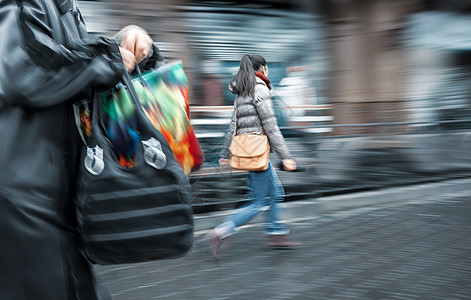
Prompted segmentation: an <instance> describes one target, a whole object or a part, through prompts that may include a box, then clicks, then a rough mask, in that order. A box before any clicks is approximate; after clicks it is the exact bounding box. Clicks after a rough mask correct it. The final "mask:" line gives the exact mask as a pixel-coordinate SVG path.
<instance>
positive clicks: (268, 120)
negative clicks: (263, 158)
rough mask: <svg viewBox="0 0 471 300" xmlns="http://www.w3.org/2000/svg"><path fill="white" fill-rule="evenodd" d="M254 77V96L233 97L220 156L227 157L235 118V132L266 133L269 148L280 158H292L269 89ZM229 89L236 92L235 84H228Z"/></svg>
mask: <svg viewBox="0 0 471 300" xmlns="http://www.w3.org/2000/svg"><path fill="white" fill-rule="evenodd" d="M256 79H257V85H256V86H255V97H254V98H252V97H242V96H237V98H236V99H235V105H234V107H235V109H234V112H233V113H232V121H231V123H230V126H229V129H228V130H227V134H226V138H225V141H224V148H223V150H222V151H221V153H220V154H221V157H224V158H228V157H229V145H230V143H231V140H232V136H233V135H234V127H235V122H236V120H237V132H236V134H243V133H260V134H266V135H267V136H268V140H269V141H270V147H271V149H273V150H274V151H275V152H276V153H277V154H278V155H279V156H280V158H281V159H288V158H292V157H291V153H290V152H289V150H288V147H287V146H286V143H285V140H284V138H283V135H282V134H281V131H280V129H279V128H278V125H277V122H276V117H275V111H274V109H273V103H272V101H271V95H270V90H269V89H268V87H267V85H266V84H265V82H264V81H263V80H262V79H260V78H258V77H256ZM229 90H230V91H231V92H232V93H233V94H238V91H237V86H229ZM236 113H237V118H236Z"/></svg>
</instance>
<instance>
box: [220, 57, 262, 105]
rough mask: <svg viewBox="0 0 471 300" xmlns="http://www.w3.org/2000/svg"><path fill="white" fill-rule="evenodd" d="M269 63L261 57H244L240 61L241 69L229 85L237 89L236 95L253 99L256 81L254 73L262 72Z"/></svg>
mask: <svg viewBox="0 0 471 300" xmlns="http://www.w3.org/2000/svg"><path fill="white" fill-rule="evenodd" d="M266 65H267V61H266V60H265V58H264V57H263V56H261V55H248V54H247V55H244V56H242V59H241V60H240V67H239V71H238V72H237V74H235V75H234V76H233V77H232V78H231V80H230V82H229V84H230V86H232V87H235V90H236V94H238V95H240V96H243V97H248V96H250V97H253V96H254V94H255V85H256V84H257V81H256V79H255V73H254V71H261V70H262V68H263V67H264V66H266Z"/></svg>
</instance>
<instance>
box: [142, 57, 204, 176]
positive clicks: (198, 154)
mask: <svg viewBox="0 0 471 300" xmlns="http://www.w3.org/2000/svg"><path fill="white" fill-rule="evenodd" d="M138 73H139V75H138V76H135V77H134V78H133V86H134V89H135V90H136V93H137V95H138V98H139V101H140V103H141V105H142V107H143V109H144V111H145V113H146V115H147V117H148V118H149V120H150V121H151V123H152V124H153V125H154V127H155V128H157V129H158V130H159V131H160V132H162V134H163V135H164V136H165V138H166V140H167V141H168V143H169V145H170V147H171V149H172V151H173V153H174V155H175V159H176V160H177V161H178V163H179V164H180V166H181V167H182V169H183V171H184V172H185V174H187V175H188V174H189V173H191V172H193V171H195V170H197V169H199V168H200V167H201V165H202V164H203V158H204V155H203V151H202V149H201V146H200V144H199V142H198V140H197V138H196V135H195V133H194V131H193V127H192V126H191V121H190V106H189V97H188V80H187V77H186V75H185V72H184V70H183V67H182V64H181V62H180V61H177V62H173V63H168V64H166V65H164V66H162V67H159V68H157V69H153V70H150V71H147V72H145V73H143V74H141V73H140V72H138Z"/></svg>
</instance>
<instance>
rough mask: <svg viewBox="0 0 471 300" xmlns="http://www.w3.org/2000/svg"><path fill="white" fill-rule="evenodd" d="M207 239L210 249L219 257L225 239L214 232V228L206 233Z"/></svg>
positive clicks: (216, 257)
mask: <svg viewBox="0 0 471 300" xmlns="http://www.w3.org/2000/svg"><path fill="white" fill-rule="evenodd" d="M206 240H207V241H208V244H209V251H210V252H211V254H212V255H213V256H214V258H215V259H219V255H218V252H219V247H221V244H222V242H223V241H224V239H221V238H219V236H218V235H217V234H216V233H215V232H214V230H211V231H210V232H208V234H206Z"/></svg>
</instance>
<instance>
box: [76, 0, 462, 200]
mask: <svg viewBox="0 0 471 300" xmlns="http://www.w3.org/2000/svg"><path fill="white" fill-rule="evenodd" d="M79 7H80V9H81V11H82V14H83V16H84V19H85V21H86V22H87V24H88V30H89V31H90V32H92V33H94V34H109V33H114V32H116V31H118V30H119V29H120V28H122V27H123V26H125V25H128V24H136V25H139V26H142V27H143V28H145V29H147V30H148V32H149V33H150V34H151V36H152V38H153V39H154V40H155V41H156V42H157V44H158V46H159V48H160V49H161V50H162V52H163V54H164V56H165V57H166V58H167V60H172V59H178V60H182V62H183V66H184V68H185V71H186V73H187V75H188V78H189V83H190V103H191V107H192V108H191V110H192V117H193V125H194V127H195V130H196V133H197V136H198V138H199V139H200V142H201V143H202V145H203V148H204V151H205V155H206V164H205V166H206V168H208V167H211V166H215V165H216V162H217V152H218V151H219V149H220V146H221V139H222V137H223V136H224V133H225V130H226V129H227V125H228V122H229V119H228V118H229V117H230V114H231V109H232V104H233V100H234V96H233V95H232V94H230V93H229V92H228V90H227V84H228V81H229V79H230V77H231V76H232V75H233V74H235V72H237V69H238V65H239V61H240V58H241V57H242V56H243V55H244V54H247V53H249V54H261V55H263V56H265V57H266V58H267V61H268V66H269V78H270V79H271V81H272V85H273V101H274V104H275V108H276V113H277V116H278V121H279V125H280V127H281V128H282V129H283V132H284V134H285V136H286V137H287V140H288V141H289V143H290V146H291V148H292V149H293V150H292V151H293V152H294V154H295V155H296V157H297V160H298V162H300V163H302V164H304V165H306V166H316V173H315V174H317V175H316V176H317V177H316V180H315V182H316V183H319V182H326V181H328V180H330V181H329V182H335V184H332V186H333V185H335V186H339V185H341V184H340V183H343V184H345V182H346V181H348V182H350V184H351V185H353V184H355V185H357V186H358V184H359V183H358V180H360V179H363V180H366V179H368V178H370V181H376V182H377V181H378V180H379V181H387V180H386V179H391V178H396V179H397V178H402V177H404V176H405V174H406V173H407V172H409V173H408V175H409V177H407V176H406V178H409V179H408V180H410V178H411V177H413V178H419V177H420V176H419V175H420V174H424V172H425V174H427V175H426V176H431V175H430V174H432V173H433V174H442V175H443V174H445V173H449V174H451V173H453V172H454V171H456V169H457V168H458V169H461V170H462V169H463V168H465V169H466V170H469V166H466V167H463V166H464V165H463V163H464V162H465V160H464V158H463V157H469V150H470V140H471V139H470V138H469V129H470V128H471V81H470V80H471V34H470V33H469V31H470V28H471V0H395V1H390V0H290V1H284V0H259V1H226V0H219V1H188V0H186V1H185V0H172V1H171V0H160V1H151V0H147V1H143V0H134V1H131V0H128V1H124V0H103V1H79ZM355 137H363V138H362V139H360V140H358V139H353V138H355ZM360 150H367V151H369V152H366V154H365V151H363V152H361V151H360ZM449 150H450V151H451V150H454V151H455V152H453V153H449V152H447V151H449ZM355 151H360V152H361V153H360V154H358V155H356V156H355V155H353V154H352V153H353V152H355ZM342 157H346V158H345V160H343V161H344V162H343V163H342ZM427 159H428V160H427ZM388 161H389V164H388V163H387V162H388ZM468 162H469V159H468ZM322 164H324V165H322ZM444 164H446V165H447V167H445V166H444ZM439 165H440V166H441V167H439ZM442 165H443V166H442ZM366 166H368V167H366ZM372 166H373V167H377V168H376V169H375V170H372V169H371V167H372ZM380 166H381V167H382V169H381V170H382V171H378V170H379V167H380ZM457 166H458V167H457ZM365 168H366V169H365ZM385 170H386V171H385ZM406 171H407V172H406ZM432 171H433V172H432ZM381 172H382V173H381ZM411 173H412V175H411ZM313 174H314V173H313ZM362 174H363V175H362ZM380 175H382V176H380ZM406 175H407V174H406ZM208 176H209V175H208ZM313 176H314V175H313ZM401 176H402V177H401ZM308 177H309V176H308ZM198 180H201V178H200V179H198ZM213 180H214V178H213ZM284 183H285V184H287V181H285V182H284ZM311 188H312V186H311ZM202 189H204V187H203V188H202ZM210 189H211V193H214V191H215V190H217V189H216V188H215V187H214V185H211V187H210ZM287 190H288V192H289V191H290V188H289V186H288V187H287ZM294 190H295V189H291V191H292V192H293V191H294ZM205 197H206V196H205ZM218 197H221V196H215V195H212V196H207V198H218Z"/></svg>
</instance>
